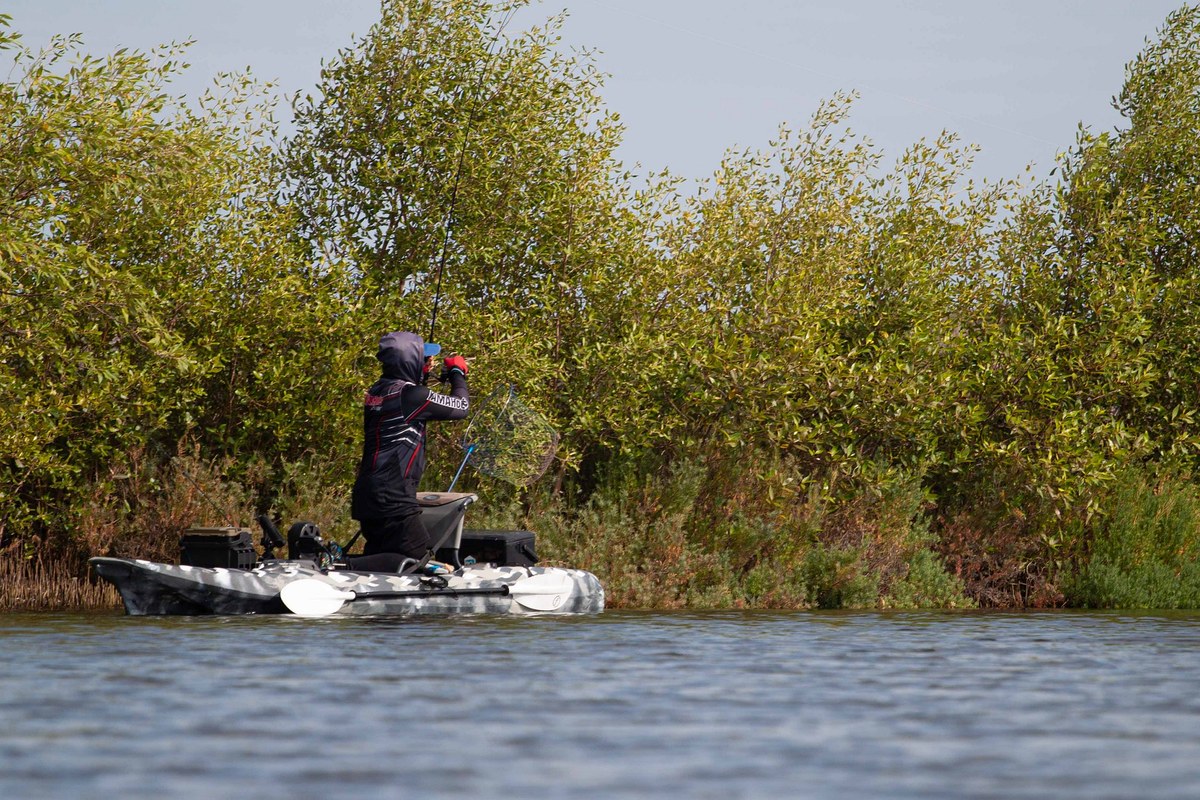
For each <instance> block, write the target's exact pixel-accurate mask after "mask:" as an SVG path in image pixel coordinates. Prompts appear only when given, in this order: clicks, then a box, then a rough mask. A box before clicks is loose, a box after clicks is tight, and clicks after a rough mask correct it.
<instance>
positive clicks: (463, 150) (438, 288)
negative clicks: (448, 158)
mask: <svg viewBox="0 0 1200 800" xmlns="http://www.w3.org/2000/svg"><path fill="white" fill-rule="evenodd" d="M516 11H517V9H516V8H515V7H513V8H510V9H509V11H508V14H507V15H506V16H505V17H504V19H503V20H502V21H501V22H500V26H499V27H498V28H496V33H495V34H493V35H492V41H491V42H490V43H489V44H488V49H487V61H485V62H484V64H483V69H482V70H481V71H480V74H479V80H478V81H476V83H475V87H474V91H473V94H474V95H475V101H476V104H475V106H474V107H472V108H471V113H470V114H468V116H467V126H466V128H465V129H464V130H463V138H462V143H461V145H460V146H459V149H458V164H457V165H456V167H455V170H454V183H453V184H452V185H451V187H450V203H449V205H448V206H447V208H446V216H445V217H444V218H443V222H442V231H443V235H442V252H441V255H440V256H439V257H438V268H437V283H436V285H435V287H434V292H433V313H432V315H431V316H430V318H429V336H427V337H426V338H425V341H426V342H432V341H433V340H434V333H435V332H436V331H437V315H438V304H439V303H440V302H441V299H442V276H443V275H444V274H445V271H446V254H447V252H449V249H450V236H451V231H452V228H453V222H454V211H455V208H456V207H457V205H458V187H459V184H460V183H461V182H462V170H463V164H464V163H465V162H466V160H467V145H468V144H469V143H470V141H471V132H472V130H473V129H474V127H475V117H476V112H477V111H479V107H480V106H481V105H482V101H481V100H480V97H479V95H480V94H481V92H482V89H483V86H484V84H485V82H486V81H487V79H488V76H489V75H490V74H491V71H492V62H494V61H495V60H496V54H497V53H498V52H499V51H498V50H497V49H496V44H497V43H498V42H499V41H500V35H501V34H503V33H504V29H505V28H506V27H508V23H509V22H510V21H511V20H512V18H513V14H515V13H516ZM464 93H465V92H464Z"/></svg>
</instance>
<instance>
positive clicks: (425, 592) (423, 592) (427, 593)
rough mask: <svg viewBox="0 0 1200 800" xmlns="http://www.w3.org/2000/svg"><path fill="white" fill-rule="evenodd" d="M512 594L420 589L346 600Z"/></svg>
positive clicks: (489, 590)
mask: <svg viewBox="0 0 1200 800" xmlns="http://www.w3.org/2000/svg"><path fill="white" fill-rule="evenodd" d="M509 594H511V592H510V591H509V588H508V587H507V586H493V587H490V588H486V589H418V590H417V591H413V592H363V593H362V594H359V593H358V592H354V597H351V598H349V599H347V600H346V602H347V603H352V602H354V601H355V600H370V599H371V598H373V597H377V598H380V599H383V600H392V599H396V598H401V597H438V596H447V597H483V596H487V595H497V596H501V597H503V596H506V595H509Z"/></svg>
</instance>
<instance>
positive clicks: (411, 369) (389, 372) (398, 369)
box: [375, 331, 425, 383]
mask: <svg viewBox="0 0 1200 800" xmlns="http://www.w3.org/2000/svg"><path fill="white" fill-rule="evenodd" d="M375 357H376V358H378V359H379V363H380V364H382V365H383V375H384V377H386V378H400V379H401V380H406V381H409V382H411V383H420V382H421V377H422V372H423V371H424V367H425V342H424V341H423V340H422V339H421V337H420V336H417V335H416V334H415V333H409V332H408V331H395V332H393V333H388V334H384V336H383V338H381V339H380V340H379V352H377V353H376V354H375Z"/></svg>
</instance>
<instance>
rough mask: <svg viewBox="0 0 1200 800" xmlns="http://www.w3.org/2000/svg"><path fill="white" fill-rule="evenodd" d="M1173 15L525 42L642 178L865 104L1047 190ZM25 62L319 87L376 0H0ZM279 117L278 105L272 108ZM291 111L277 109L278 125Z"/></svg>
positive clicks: (897, 10)
mask: <svg viewBox="0 0 1200 800" xmlns="http://www.w3.org/2000/svg"><path fill="white" fill-rule="evenodd" d="M1180 5H1181V3H1180V2H1167V1H1165V0H1004V1H1003V2H994V1H993V2H981V1H980V0H974V1H972V0H840V1H839V0H742V2H740V3H733V2H730V0H539V1H536V2H534V3H533V4H532V5H531V7H530V8H527V9H525V10H524V11H522V13H521V14H520V15H519V16H518V17H516V18H515V19H514V20H513V21H512V22H511V23H510V29H512V30H517V29H519V28H521V27H522V26H528V25H531V24H535V23H537V22H540V21H542V20H544V19H545V18H546V17H548V16H550V15H552V14H555V13H558V12H559V11H563V10H565V11H567V13H568V14H569V18H568V20H567V23H566V26H565V28H564V32H563V33H564V39H563V45H564V47H587V48H591V49H595V50H597V51H598V52H597V53H596V55H595V58H596V63H597V65H598V66H599V68H600V69H601V70H602V71H603V72H605V73H607V74H608V76H609V77H608V78H607V80H606V82H605V87H604V89H603V90H602V94H603V96H604V98H605V102H606V105H607V107H608V108H609V109H610V110H612V111H615V112H617V113H618V114H619V115H620V117H621V120H622V121H623V123H624V125H625V128H626V129H625V134H624V141H623V144H622V145H621V148H620V150H619V151H618V156H619V157H620V158H621V159H622V160H623V161H624V162H625V163H626V165H627V166H630V167H633V166H635V165H640V170H638V171H640V172H642V173H645V172H647V171H657V170H660V169H664V168H667V169H670V170H671V171H672V172H673V173H675V174H676V175H679V176H682V177H685V178H689V179H698V178H704V177H706V176H708V175H710V174H711V173H712V172H713V171H714V170H715V169H716V168H717V167H718V165H719V164H720V161H721V158H722V155H723V154H724V153H725V152H726V151H727V150H729V149H735V150H741V149H744V148H747V147H750V148H760V147H765V146H766V145H767V143H768V142H769V141H770V140H771V138H772V137H773V136H774V135H775V133H776V132H777V130H778V128H779V125H780V124H782V123H788V124H789V125H791V126H792V127H799V126H802V125H804V124H805V123H806V122H807V120H808V119H809V117H810V116H811V115H812V114H813V112H814V111H815V110H816V108H817V107H818V105H819V103H820V102H821V101H822V100H823V99H825V98H828V97H830V96H832V95H833V94H834V93H835V92H838V91H851V90H853V91H857V92H858V93H859V94H860V95H861V97H860V98H859V100H858V101H857V102H856V104H855V106H854V111H853V113H852V116H851V127H852V128H853V129H854V130H855V131H856V132H858V133H860V134H862V135H865V136H866V137H868V138H869V139H871V140H872V141H873V142H874V143H875V144H876V145H877V146H878V147H879V148H880V149H881V150H882V151H883V153H884V156H885V160H887V161H890V160H893V159H895V158H896V157H899V156H900V154H901V153H902V151H903V150H904V149H905V148H906V147H908V146H909V145H911V144H912V143H914V142H916V141H918V140H920V139H922V138H926V139H933V138H934V137H936V136H937V135H938V133H939V132H940V131H942V130H949V131H953V132H955V133H957V134H959V136H960V137H961V138H962V139H963V140H964V141H966V142H969V143H973V144H976V145H978V146H979V147H980V148H981V151H980V153H979V154H978V155H977V156H976V161H975V167H974V169H973V170H972V173H971V174H972V175H973V176H975V177H977V178H986V179H992V180H998V179H1002V178H1010V177H1017V176H1019V175H1021V174H1023V173H1024V172H1025V170H1026V168H1027V167H1030V166H1031V167H1032V177H1035V178H1036V177H1044V176H1046V175H1047V174H1048V173H1049V171H1050V169H1051V168H1052V167H1053V166H1054V163H1055V159H1056V157H1057V155H1058V154H1059V153H1060V152H1062V151H1064V150H1066V149H1068V148H1069V147H1070V146H1071V145H1072V143H1073V142H1074V140H1075V136H1076V131H1077V128H1078V126H1079V125H1080V124H1083V125H1086V126H1087V127H1089V128H1091V129H1092V130H1093V131H1097V132H1098V131H1102V130H1107V129H1112V128H1113V127H1115V126H1118V125H1119V124H1120V122H1121V120H1120V117H1119V116H1118V115H1117V114H1116V112H1115V111H1114V110H1113V109H1112V107H1111V98H1112V96H1113V95H1114V94H1116V93H1117V92H1118V91H1119V90H1120V88H1121V84H1122V82H1123V79H1124V69H1125V65H1126V63H1128V62H1129V61H1130V60H1131V59H1132V58H1133V57H1134V56H1136V55H1137V53H1138V52H1139V51H1140V50H1141V49H1142V47H1144V45H1145V42H1146V40H1147V39H1148V38H1154V36H1155V32H1156V30H1157V29H1158V28H1159V27H1160V26H1161V25H1162V23H1163V21H1164V20H1165V18H1166V16H1167V14H1168V13H1169V12H1170V11H1172V10H1173V9H1175V8H1178V7H1179V6H1180ZM0 13H7V14H9V15H11V16H12V18H13V19H12V27H13V29H15V30H16V31H18V32H20V33H21V34H22V35H23V37H24V43H25V45H26V46H29V47H39V46H41V45H42V44H44V43H45V42H46V41H47V40H48V39H49V37H50V36H51V35H53V34H56V33H81V34H83V36H84V43H85V46H86V49H87V50H89V51H91V52H93V53H96V54H103V53H106V52H110V51H111V50H113V49H116V48H117V47H122V46H124V47H130V48H134V49H141V50H148V49H150V48H152V47H154V46H156V45H159V44H163V43H166V42H170V41H183V40H186V39H195V44H194V45H192V47H191V49H190V50H189V57H188V61H189V62H190V63H191V67H190V69H189V70H188V72H187V73H186V74H185V75H184V76H183V77H181V78H180V79H179V80H177V81H176V83H175V84H174V90H175V91H176V92H177V93H178V94H182V95H185V96H189V97H195V96H197V95H199V94H200V93H201V92H202V91H203V89H204V88H205V87H206V86H208V85H209V84H210V83H211V81H212V79H213V77H214V76H215V75H217V74H218V73H220V72H228V71H240V70H247V69H248V70H249V71H250V72H251V73H252V74H253V75H254V76H256V77H257V78H259V79H260V80H270V81H274V82H276V83H277V84H278V86H279V91H280V92H281V93H283V92H286V93H291V92H294V91H297V90H299V91H311V90H312V89H313V87H314V86H315V84H316V82H317V79H318V77H319V73H320V66H321V61H322V59H329V58H331V57H333V56H335V55H336V53H337V51H338V49H340V48H342V47H345V46H347V45H349V44H350V42H351V37H352V36H355V35H358V36H362V35H364V34H365V33H366V32H367V31H368V30H369V28H370V26H371V24H372V23H373V22H374V21H375V20H376V19H377V17H378V2H377V0H0ZM282 110H283V111H284V112H286V105H285V106H283V107H282ZM284 116H286V113H285V114H284Z"/></svg>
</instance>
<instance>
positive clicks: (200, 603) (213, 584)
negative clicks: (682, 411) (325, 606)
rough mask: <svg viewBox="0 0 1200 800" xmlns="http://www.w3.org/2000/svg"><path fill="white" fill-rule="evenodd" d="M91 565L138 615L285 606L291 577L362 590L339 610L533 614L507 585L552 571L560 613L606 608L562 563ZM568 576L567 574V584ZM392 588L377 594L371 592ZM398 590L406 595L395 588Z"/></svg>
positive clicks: (587, 577) (266, 610) (592, 583)
mask: <svg viewBox="0 0 1200 800" xmlns="http://www.w3.org/2000/svg"><path fill="white" fill-rule="evenodd" d="M90 563H91V565H92V568H93V569H94V570H95V571H96V574H97V575H99V576H100V577H101V578H104V579H105V580H107V581H109V582H110V583H112V584H113V585H114V586H116V587H117V591H118V592H120V594H121V599H122V600H123V601H124V603H125V611H126V612H127V613H128V614H130V615H134V616H141V615H150V614H154V615H158V614H174V615H200V614H286V613H289V612H288V609H287V608H286V607H285V606H284V604H283V601H282V600H281V599H280V597H279V593H280V591H281V590H282V589H283V587H284V586H286V585H287V584H288V583H291V582H292V581H297V580H301V579H316V580H320V581H323V582H325V583H327V584H329V585H330V586H333V587H335V588H337V589H342V590H350V591H353V592H354V593H355V594H356V595H357V597H356V599H355V600H354V601H353V602H347V603H345V604H344V605H343V606H342V607H341V608H340V609H338V611H337V612H336V613H337V615H338V616H374V615H397V614H399V615H412V614H522V615H524V614H533V613H545V612H541V611H536V612H535V611H531V610H530V609H528V608H526V607H525V606H523V605H522V604H521V603H520V602H519V601H518V599H517V598H514V597H512V596H510V595H508V594H507V589H506V587H508V586H511V585H513V584H515V583H516V582H517V581H519V580H521V579H522V578H528V577H531V576H535V575H542V574H548V573H557V574H561V575H563V576H564V577H565V578H566V579H567V580H568V581H569V584H570V587H571V588H570V591H569V592H566V593H564V595H563V597H562V598H561V601H558V600H557V599H556V600H555V604H556V605H555V608H554V610H553V612H551V613H556V614H592V613H597V612H600V611H603V610H604V589H603V587H602V586H601V585H600V581H599V580H597V578H596V576H595V575H592V574H591V573H590V572H585V571H583V570H578V569H562V568H558V567H493V566H477V567H476V566H472V567H463V568H461V569H459V570H456V571H455V572H454V573H452V574H449V575H442V576H434V577H428V576H417V575H396V574H393V573H383V572H352V571H344V570H335V571H326V570H321V569H318V568H317V567H316V566H315V565H314V564H313V563H312V562H309V561H304V560H298V561H284V560H280V561H267V562H264V563H262V564H259V565H258V566H256V567H255V568H254V569H226V568H223V567H189V566H183V565H178V564H160V563H156V562H152V561H140V560H130V559H124V558H93V559H91V561H90ZM565 583H566V582H564V584H565ZM373 593H376V594H379V593H386V594H387V595H389V596H385V597H378V598H373V597H371V594H373ZM396 594H400V595H401V596H395V595H396Z"/></svg>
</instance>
